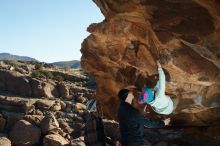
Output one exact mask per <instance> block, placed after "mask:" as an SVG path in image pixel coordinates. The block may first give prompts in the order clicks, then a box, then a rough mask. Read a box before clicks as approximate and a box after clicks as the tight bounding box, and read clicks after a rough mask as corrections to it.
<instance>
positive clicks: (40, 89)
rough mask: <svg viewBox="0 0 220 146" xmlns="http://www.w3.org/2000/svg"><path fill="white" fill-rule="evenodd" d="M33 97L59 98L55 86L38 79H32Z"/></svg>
mask: <svg viewBox="0 0 220 146" xmlns="http://www.w3.org/2000/svg"><path fill="white" fill-rule="evenodd" d="M30 85H31V88H32V96H33V97H59V94H58V90H57V88H56V86H55V85H52V84H50V83H47V82H43V81H40V80H37V79H30Z"/></svg>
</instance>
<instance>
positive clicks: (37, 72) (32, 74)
mask: <svg viewBox="0 0 220 146" xmlns="http://www.w3.org/2000/svg"><path fill="white" fill-rule="evenodd" d="M40 76H41V72H40V71H39V70H34V71H33V72H32V73H31V77H32V78H39V77H40Z"/></svg>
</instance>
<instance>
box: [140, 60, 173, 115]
mask: <svg viewBox="0 0 220 146" xmlns="http://www.w3.org/2000/svg"><path fill="white" fill-rule="evenodd" d="M157 66H158V73H159V80H158V81H157V84H156V86H155V87H154V88H148V87H144V88H143V89H142V92H141V94H140V96H139V98H138V103H139V104H148V105H150V106H151V107H152V109H153V110H154V111H155V112H156V113H158V114H163V115H169V114H171V113H172V112H173V101H172V100H171V98H170V97H169V96H167V95H165V81H166V80H165V74H164V71H163V69H162V67H161V64H160V62H159V61H157ZM146 106H147V105H146Z"/></svg>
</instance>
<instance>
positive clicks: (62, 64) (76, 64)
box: [51, 60, 81, 68]
mask: <svg viewBox="0 0 220 146" xmlns="http://www.w3.org/2000/svg"><path fill="white" fill-rule="evenodd" d="M51 64H53V65H56V66H59V67H70V68H81V65H80V61H78V60H73V61H60V62H54V63H51Z"/></svg>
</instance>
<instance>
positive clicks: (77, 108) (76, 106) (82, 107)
mask: <svg viewBox="0 0 220 146" xmlns="http://www.w3.org/2000/svg"><path fill="white" fill-rule="evenodd" d="M75 109H76V110H77V111H79V110H85V109H86V106H85V105H84V104H82V103H76V104H75Z"/></svg>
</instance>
